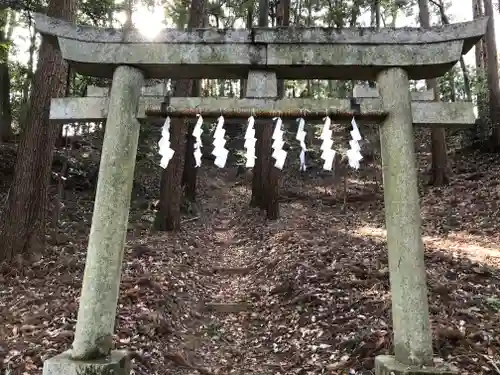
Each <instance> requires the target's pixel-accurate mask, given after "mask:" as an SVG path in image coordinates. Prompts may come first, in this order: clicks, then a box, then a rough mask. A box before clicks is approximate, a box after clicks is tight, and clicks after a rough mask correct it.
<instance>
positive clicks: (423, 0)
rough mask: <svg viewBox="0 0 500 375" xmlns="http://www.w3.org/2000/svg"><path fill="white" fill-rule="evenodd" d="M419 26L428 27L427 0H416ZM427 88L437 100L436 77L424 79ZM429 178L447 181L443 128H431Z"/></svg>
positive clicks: (434, 182)
mask: <svg viewBox="0 0 500 375" xmlns="http://www.w3.org/2000/svg"><path fill="white" fill-rule="evenodd" d="M418 8H419V16H420V26H422V27H423V28H424V29H428V28H430V20H429V0H418ZM426 84H427V89H429V90H430V89H432V91H433V93H434V100H435V101H439V88H438V83H437V79H428V80H426ZM431 159H432V161H431V179H430V183H431V184H432V185H435V186H441V185H445V184H447V183H448V182H449V177H448V174H447V173H448V155H447V152H446V131H445V129H444V128H436V127H433V128H431Z"/></svg>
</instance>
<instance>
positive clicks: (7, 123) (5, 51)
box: [0, 9, 13, 142]
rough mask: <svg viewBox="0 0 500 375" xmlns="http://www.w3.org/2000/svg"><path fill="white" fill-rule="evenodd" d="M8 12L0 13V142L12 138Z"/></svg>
mask: <svg viewBox="0 0 500 375" xmlns="http://www.w3.org/2000/svg"><path fill="white" fill-rule="evenodd" d="M9 12H10V11H9V10H7V9H6V10H2V11H0V44H1V45H2V46H3V47H2V48H1V49H0V142H2V141H6V140H8V139H10V138H12V135H13V132H12V107H11V103H10V74H9V47H8V46H9V44H8V43H9V30H7V19H8V15H9Z"/></svg>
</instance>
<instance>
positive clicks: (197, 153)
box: [192, 115, 203, 167]
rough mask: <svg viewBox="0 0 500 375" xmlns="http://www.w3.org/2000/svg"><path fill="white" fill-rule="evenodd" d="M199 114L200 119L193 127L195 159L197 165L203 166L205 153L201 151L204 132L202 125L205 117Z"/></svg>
mask: <svg viewBox="0 0 500 375" xmlns="http://www.w3.org/2000/svg"><path fill="white" fill-rule="evenodd" d="M197 116H198V121H196V125H195V126H194V129H193V134H192V135H193V137H194V138H195V142H194V151H193V152H194V160H195V164H196V167H200V166H201V156H202V155H203V154H202V152H201V147H202V144H201V133H202V132H203V129H202V125H203V117H201V115H197Z"/></svg>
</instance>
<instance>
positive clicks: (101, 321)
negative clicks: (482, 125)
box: [35, 15, 487, 375]
mask: <svg viewBox="0 0 500 375" xmlns="http://www.w3.org/2000/svg"><path fill="white" fill-rule="evenodd" d="M486 22H487V19H485V18H483V19H479V20H475V21H472V22H464V23H458V24H452V25H448V26H443V27H438V28H432V29H429V30H422V29H415V28H413V29H412V28H403V29H381V30H377V31H376V30H373V29H342V30H338V29H327V28H281V29H269V28H254V29H251V30H213V29H204V30H201V29H200V30H194V31H190V32H185V31H178V30H164V31H163V32H162V33H161V34H160V35H159V36H158V37H157V38H155V39H154V40H152V41H150V40H146V39H145V38H144V37H143V36H141V35H140V34H139V33H138V32H136V31H126V32H125V31H119V30H109V29H97V28H93V27H88V26H78V27H77V26H74V25H71V24H69V23H66V22H64V21H59V20H56V19H52V18H48V17H46V16H42V15H36V17H35V23H36V28H37V30H38V31H39V32H40V33H41V34H42V35H44V36H51V37H52V38H51V39H52V40H54V41H55V42H56V43H57V44H58V47H59V49H60V51H61V53H62V57H63V58H64V59H65V60H66V61H68V62H69V63H70V65H71V67H72V69H73V70H74V71H75V72H78V73H80V74H84V75H90V76H96V77H106V78H113V81H112V87H111V91H110V95H109V98H104V97H87V98H65V99H54V100H53V102H52V107H51V118H52V119H54V120H60V121H66V122H67V121H69V120H76V119H81V120H92V119H102V118H104V117H107V126H106V134H105V139H104V143H103V149H102V157H101V165H100V170H99V180H98V184H97V192H96V198H95V206H94V214H93V218H92V228H91V232H90V237H89V244H88V252H87V260H86V266H85V273H84V277H83V286H82V292H81V298H80V307H79V312H78V320H77V325H76V332H75V339H74V342H73V345H72V348H71V350H69V351H67V352H65V353H62V354H60V355H58V356H56V357H53V358H51V359H49V360H47V361H46V362H45V364H44V374H46V375H48V374H51V375H54V374H61V375H62V374H65V375H66V374H71V375H73V374H74V375H76V374H81V373H85V374H90V373H92V374H98V373H99V374H104V373H106V374H108V373H111V372H113V373H115V374H118V375H121V374H126V373H127V372H128V370H129V362H128V360H127V356H126V353H125V352H120V351H113V350H112V334H113V332H114V323H115V314H116V308H117V299H118V290H119V283H120V272H121V264H122V259H123V246H124V241H125V233H126V228H127V221H128V212H129V205H130V196H131V189H132V179H133V173H134V165H135V156H136V149H137V141H138V135H139V127H140V125H139V122H138V121H137V119H138V118H145V117H146V116H147V115H148V116H154V115H156V116H160V117H165V116H167V115H169V116H186V115H195V114H197V113H201V114H203V115H204V116H219V115H220V114H221V111H222V114H223V115H225V116H240V117H248V116H250V115H255V116H257V117H274V116H276V115H281V116H282V117H298V116H304V115H309V116H313V117H323V116H324V115H325V113H328V115H329V116H330V117H331V118H332V120H335V121H337V122H338V121H346V120H350V119H351V118H352V116H356V119H358V120H360V121H363V120H367V121H371V122H373V121H376V122H379V123H381V127H380V140H381V149H382V163H383V178H384V200H385V212H386V227H387V245H388V251H389V269H390V283H391V296H392V318H393V330H394V353H395V355H394V356H379V357H377V358H376V361H375V367H376V368H375V372H376V374H378V375H389V374H450V373H453V372H452V371H451V370H450V369H449V368H446V367H443V368H437V367H435V365H434V363H433V351H432V334H431V329H430V324H429V311H428V310H429V309H428V301H427V287H426V276H425V265H424V249H423V243H422V239H421V230H420V223H421V217H420V207H419V196H418V190H417V172H416V165H415V164H416V161H415V151H414V145H413V124H421V125H425V126H457V125H469V126H470V125H473V123H474V116H473V114H472V113H473V106H472V103H439V102H417V101H415V102H412V98H411V95H410V92H409V79H427V78H435V77H439V76H441V75H443V74H444V73H446V72H447V71H448V70H449V69H451V68H452V67H453V65H454V64H455V63H456V62H457V61H458V60H459V58H460V56H461V55H462V54H465V53H467V52H468V51H469V50H470V49H471V48H472V47H473V46H474V45H475V44H476V43H477V42H478V41H479V40H480V38H481V37H482V36H483V35H484V33H485V30H486ZM54 37H55V38H54ZM145 78H174V79H200V78H220V79H228V78H231V79H240V78H248V80H249V82H248V89H247V98H245V99H232V98H231V99H230V98H217V99H213V98H171V100H170V103H167V104H165V103H162V102H160V101H159V99H155V98H146V97H144V98H142V99H141V87H142V85H143V83H144V79H145ZM312 78H318V79H341V80H376V81H377V86H378V91H379V94H380V96H379V97H378V98H363V99H359V100H348V99H323V100H312V99H276V97H277V93H276V80H277V79H312Z"/></svg>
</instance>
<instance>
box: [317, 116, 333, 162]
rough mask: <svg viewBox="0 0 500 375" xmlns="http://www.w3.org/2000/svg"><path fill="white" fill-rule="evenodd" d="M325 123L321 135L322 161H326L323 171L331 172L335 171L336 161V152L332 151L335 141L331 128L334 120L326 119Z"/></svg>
mask: <svg viewBox="0 0 500 375" xmlns="http://www.w3.org/2000/svg"><path fill="white" fill-rule="evenodd" d="M324 121H325V122H324V123H323V130H322V131H321V135H320V136H319V138H320V139H321V140H322V141H323V143H322V144H321V151H322V153H321V159H323V160H324V164H323V169H324V170H326V171H331V170H332V169H333V161H334V159H335V151H334V150H332V146H333V140H332V134H333V132H332V129H330V126H331V124H332V120H331V119H330V117H329V116H327V117H325V119H324Z"/></svg>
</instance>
